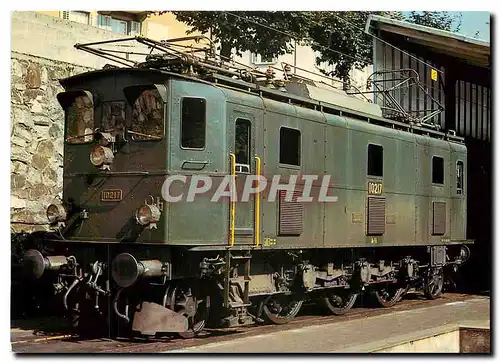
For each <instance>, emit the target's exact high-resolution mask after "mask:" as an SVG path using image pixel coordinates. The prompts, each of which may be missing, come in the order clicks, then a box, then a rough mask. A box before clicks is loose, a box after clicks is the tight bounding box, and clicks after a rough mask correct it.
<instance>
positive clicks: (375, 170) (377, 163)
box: [367, 144, 384, 176]
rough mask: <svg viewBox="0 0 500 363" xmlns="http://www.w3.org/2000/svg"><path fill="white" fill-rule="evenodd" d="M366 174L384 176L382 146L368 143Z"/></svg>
mask: <svg viewBox="0 0 500 363" xmlns="http://www.w3.org/2000/svg"><path fill="white" fill-rule="evenodd" d="M367 171H368V175H371V176H384V148H383V147H382V146H380V145H373V144H368V170H367Z"/></svg>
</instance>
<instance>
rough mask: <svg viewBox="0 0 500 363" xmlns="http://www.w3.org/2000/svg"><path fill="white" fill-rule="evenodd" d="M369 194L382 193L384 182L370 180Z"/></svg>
mask: <svg viewBox="0 0 500 363" xmlns="http://www.w3.org/2000/svg"><path fill="white" fill-rule="evenodd" d="M368 194H373V195H382V183H379V182H368Z"/></svg>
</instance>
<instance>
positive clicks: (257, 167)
mask: <svg viewBox="0 0 500 363" xmlns="http://www.w3.org/2000/svg"><path fill="white" fill-rule="evenodd" d="M255 175H256V176H257V190H258V192H257V194H256V195H255V232H254V236H255V237H254V238H255V247H259V243H260V188H259V187H260V158H259V157H258V156H256V157H255Z"/></svg>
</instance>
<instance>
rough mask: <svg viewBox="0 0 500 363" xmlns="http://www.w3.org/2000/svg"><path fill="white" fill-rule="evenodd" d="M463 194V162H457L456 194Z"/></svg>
mask: <svg viewBox="0 0 500 363" xmlns="http://www.w3.org/2000/svg"><path fill="white" fill-rule="evenodd" d="M463 193H464V162H463V161H461V160H459V161H457V194H463Z"/></svg>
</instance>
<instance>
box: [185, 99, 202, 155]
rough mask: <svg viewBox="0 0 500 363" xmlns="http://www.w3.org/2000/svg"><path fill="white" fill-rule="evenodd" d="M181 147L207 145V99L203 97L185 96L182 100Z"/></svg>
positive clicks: (198, 147) (190, 147)
mask: <svg viewBox="0 0 500 363" xmlns="http://www.w3.org/2000/svg"><path fill="white" fill-rule="evenodd" d="M181 104H182V106H181V108H182V117H181V147H183V148H186V149H203V148H204V147H205V119H206V101H205V99H203V98H192V97H184V98H183V99H182V102H181Z"/></svg>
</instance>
